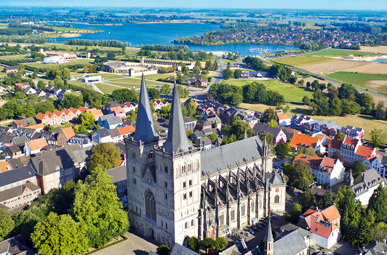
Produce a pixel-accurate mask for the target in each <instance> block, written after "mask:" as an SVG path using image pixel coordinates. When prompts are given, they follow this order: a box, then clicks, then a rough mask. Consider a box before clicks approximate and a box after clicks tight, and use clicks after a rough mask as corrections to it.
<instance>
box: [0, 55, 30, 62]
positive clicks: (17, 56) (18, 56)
mask: <svg viewBox="0 0 387 255" xmlns="http://www.w3.org/2000/svg"><path fill="white" fill-rule="evenodd" d="M25 57H26V55H10V56H0V61H1V60H19V59H23V58H25Z"/></svg>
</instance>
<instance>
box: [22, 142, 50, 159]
mask: <svg viewBox="0 0 387 255" xmlns="http://www.w3.org/2000/svg"><path fill="white" fill-rule="evenodd" d="M46 146H47V142H46V139H44V138H39V139H36V140H31V141H29V142H26V143H25V145H24V153H25V154H26V155H27V156H29V155H32V154H36V153H39V152H41V151H42V150H43V149H44V147H46Z"/></svg>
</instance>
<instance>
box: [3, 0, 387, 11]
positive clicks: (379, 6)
mask: <svg viewBox="0 0 387 255" xmlns="http://www.w3.org/2000/svg"><path fill="white" fill-rule="evenodd" d="M0 6H47V7H51V6H58V7H72V6H82V7H176V8H245V9H250V8H254V9H270V8H272V9H325V10H327V9H336V10H384V11H385V10H387V0H320V1H319V0H109V1H106V0H65V1H63V0H11V1H9V0H0Z"/></svg>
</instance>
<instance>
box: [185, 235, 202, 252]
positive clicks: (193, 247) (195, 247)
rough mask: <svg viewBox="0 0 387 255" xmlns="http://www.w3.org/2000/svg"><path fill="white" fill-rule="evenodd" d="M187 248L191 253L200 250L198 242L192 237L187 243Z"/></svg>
mask: <svg viewBox="0 0 387 255" xmlns="http://www.w3.org/2000/svg"><path fill="white" fill-rule="evenodd" d="M188 245H189V248H190V249H191V250H193V251H198V250H199V248H200V241H199V239H198V238H197V237H196V236H192V237H190V238H189V241H188Z"/></svg>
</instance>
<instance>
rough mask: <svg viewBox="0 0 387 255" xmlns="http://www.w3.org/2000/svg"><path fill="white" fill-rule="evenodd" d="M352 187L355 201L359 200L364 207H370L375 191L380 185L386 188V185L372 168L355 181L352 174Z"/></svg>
mask: <svg viewBox="0 0 387 255" xmlns="http://www.w3.org/2000/svg"><path fill="white" fill-rule="evenodd" d="M350 185H351V188H352V191H353V193H354V194H355V200H359V201H360V202H361V204H362V205H368V202H369V200H370V198H371V196H372V194H374V191H375V190H376V189H377V188H378V187H379V185H382V186H383V187H384V186H385V183H384V179H383V178H382V177H381V176H380V174H379V173H378V172H377V171H376V170H375V169H373V168H371V169H369V170H367V171H365V172H363V173H361V174H359V175H358V176H357V177H356V179H353V177H352V173H350Z"/></svg>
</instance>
